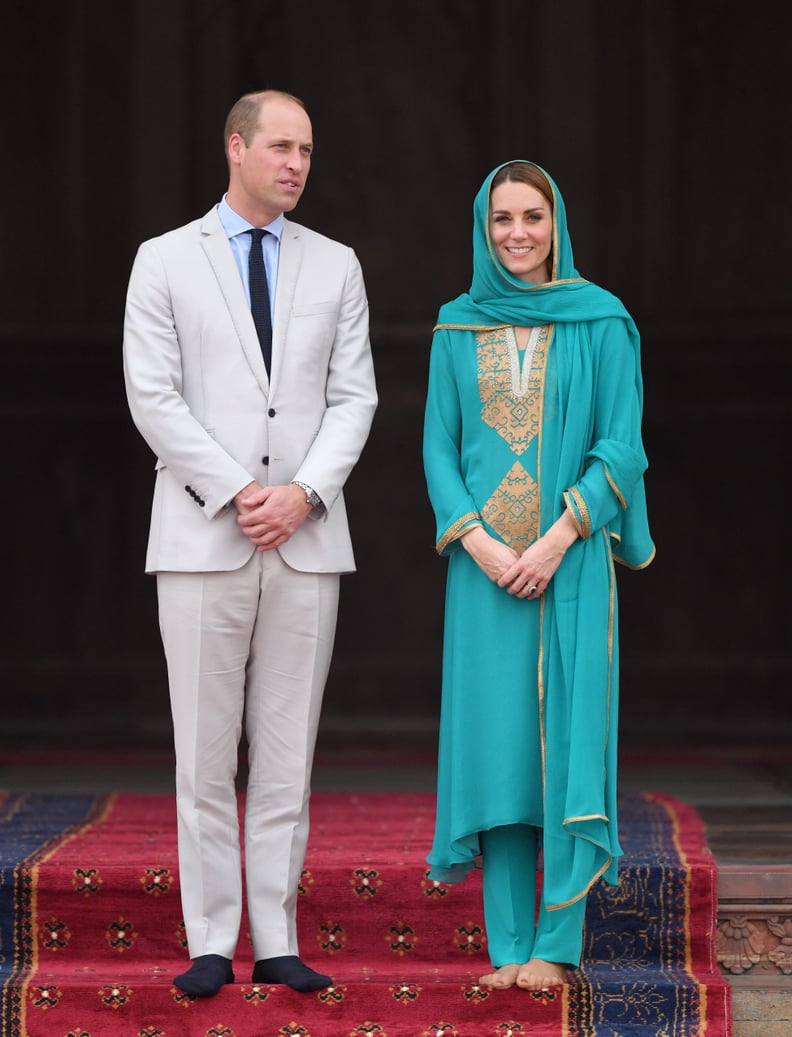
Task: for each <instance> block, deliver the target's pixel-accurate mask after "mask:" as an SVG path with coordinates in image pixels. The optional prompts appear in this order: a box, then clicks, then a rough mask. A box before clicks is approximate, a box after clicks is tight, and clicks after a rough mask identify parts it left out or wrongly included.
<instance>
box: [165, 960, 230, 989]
mask: <svg viewBox="0 0 792 1037" xmlns="http://www.w3.org/2000/svg"><path fill="white" fill-rule="evenodd" d="M173 982H174V984H175V985H176V986H177V987H178V988H179V990H183V991H184V993H185V994H189V995H190V997H214V996H215V994H216V993H217V992H218V991H219V990H220V988H221V987H222V986H223V985H224V984H225V983H233V982H234V973H233V971H232V969H231V962H230V961H229V960H228V958H224V957H223V956H222V955H220V954H201V955H199V956H198V957H197V958H194V959H193V963H192V965H191V966H190V968H189V969H188V970H187V971H186V972H183V973H182V974H181V975H180V976H176V978H175V979H174V981H173Z"/></svg>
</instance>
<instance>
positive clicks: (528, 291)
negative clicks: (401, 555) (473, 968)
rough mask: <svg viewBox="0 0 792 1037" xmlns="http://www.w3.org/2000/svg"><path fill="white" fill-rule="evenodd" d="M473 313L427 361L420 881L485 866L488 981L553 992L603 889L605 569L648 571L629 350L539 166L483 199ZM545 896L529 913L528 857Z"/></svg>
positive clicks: (449, 313)
mask: <svg viewBox="0 0 792 1037" xmlns="http://www.w3.org/2000/svg"><path fill="white" fill-rule="evenodd" d="M473 213H474V228H473V279H472V284H471V288H470V292H469V293H465V294H463V295H460V296H459V297H458V298H456V299H454V300H453V301H452V302H449V303H447V304H446V305H444V306H443V307H442V308H441V310H440V314H439V318H438V323H437V326H436V328H435V332H434V337H433V341H432V353H431V361H430V373H429V386H428V395H427V404H426V417H425V429H424V466H425V472H426V480H427V486H428V490H429V496H430V499H431V502H432V507H433V509H434V512H435V517H436V520H437V551H438V552H439V553H440V554H441V555H445V556H448V558H449V567H448V583H447V591H446V612H445V633H444V648H443V692H442V707H441V720H440V748H439V761H438V788H437V815H436V823H435V837H434V844H433V846H432V850H431V853H430V854H429V856H428V858H427V859H428V861H429V863H430V865H431V868H430V872H429V874H430V877H431V878H433V879H436V880H439V881H443V882H456V881H460V880H461V879H463V878H464V877H465V876H466V874H467V872H468V871H469V870H470V869H471V868H473V867H474V866H475V865H476V861H477V858H478V857H479V856H480V858H481V864H482V868H483V896H484V917H485V923H486V929H487V940H488V945H489V953H490V958H491V962H492V966H493V970H494V971H493V972H491V973H488V974H487V975H484V976H482V977H481V978H480V980H479V982H480V983H481V984H483V985H486V986H490V987H496V988H503V987H510V986H513V985H515V984H516V985H517V986H520V987H523V988H525V989H528V990H546V989H548V988H549V987H551V986H554V985H558V984H560V983H563V982H564V980H565V978H566V969H567V968H574V967H577V966H578V965H579V963H580V958H581V953H582V942H583V922H584V915H585V907H586V897H587V894H588V890H589V888H590V887H591V885H592V884H593V883H594V882H595V881H596V880H597V879H598V878H600V877H603V878H604V879H605V880H606V881H608V882H610V883H612V884H615V883H616V882H617V863H618V858H619V856H620V854H621V849H620V847H619V838H618V830H617V818H616V717H617V685H618V639H617V602H616V585H615V576H614V565H613V563H614V561H618V562H621V563H624V564H626V565H627V566H629V567H630V568H635V569H640V568H643V567H645V566H647V565H648V564H649V563H650V562H651V560H652V558H653V557H654V545H653V543H652V540H651V537H650V534H649V529H648V523H647V518H646V503H645V495H644V485H643V474H644V471H645V470H646V467H647V461H646V456H645V454H644V450H643V446H642V441H641V414H642V405H643V391H642V382H641V372H640V356H639V337H638V332H637V330H636V327H635V325H634V323H633V321H632V318H631V317H630V315H629V314H628V313H627V311H626V310H625V308H624V306H623V305H622V303H621V302H620V301H619V300H618V299H617V298H616V297H615V296H613V295H612V294H610V293H609V292H606V291H605V290H604V289H602V288H599V287H597V286H596V285H594V284H592V283H591V282H589V281H586V280H584V279H582V278H581V277H580V276H579V275H578V273H577V271H576V270H575V268H574V264H573V259H572V247H571V243H570V239H569V235H568V232H567V226H566V214H565V210H564V204H563V201H562V199H561V196H560V194H559V192H558V189H557V188H556V186H555V184H554V183H553V181H552V180H551V179H550V177H549V176H548V175H547V174H546V173H545V172H544V170H542V169H541V168H540V167H539V166H536V165H534V164H533V163H531V162H526V161H515V162H508V163H506V164H504V165H502V166H499V167H497V168H496V169H495V170H493V172H492V173H490V175H489V176H488V177H487V179H486V180H485V182H484V184H483V186H482V187H481V190H480V191H479V193H478V195H477V196H476V199H475V202H474V207H473ZM540 848H541V850H542V853H543V860H544V874H543V881H542V882H541V890H540V893H539V905H538V920H537V922H536V924H535V921H534V920H535V917H536V909H537V903H536V900H537V856H538V851H539V849H540Z"/></svg>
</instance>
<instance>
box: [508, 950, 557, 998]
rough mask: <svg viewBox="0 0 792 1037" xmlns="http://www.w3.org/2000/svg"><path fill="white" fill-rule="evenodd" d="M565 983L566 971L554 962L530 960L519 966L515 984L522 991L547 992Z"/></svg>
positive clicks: (538, 959)
mask: <svg viewBox="0 0 792 1037" xmlns="http://www.w3.org/2000/svg"><path fill="white" fill-rule="evenodd" d="M566 981H567V974H566V969H565V968H564V966H563V965H559V964H558V963H557V962H554V961H545V960H544V958H531V960H530V961H527V962H526V963H525V964H524V965H521V966H520V968H519V970H518V972H517V978H516V980H515V982H516V983H517V986H518V987H522V989H523V990H549V989H550V988H551V987H560V986H561V985H562V984H563V983H566Z"/></svg>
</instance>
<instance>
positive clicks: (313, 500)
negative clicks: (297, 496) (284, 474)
mask: <svg viewBox="0 0 792 1037" xmlns="http://www.w3.org/2000/svg"><path fill="white" fill-rule="evenodd" d="M292 486H299V487H300V489H301V490H303V492H304V493H305V499H306V500H307V501H308V503H309V504H310V505H311V507H312V508H323V507H324V503H323V502H322V498H321V497H320V496H319V494H318V493H317V492H316V490H315V489H314V488H313V487H312V486H309V485H308V484H307V483H304V482H300V480H299V479H292Z"/></svg>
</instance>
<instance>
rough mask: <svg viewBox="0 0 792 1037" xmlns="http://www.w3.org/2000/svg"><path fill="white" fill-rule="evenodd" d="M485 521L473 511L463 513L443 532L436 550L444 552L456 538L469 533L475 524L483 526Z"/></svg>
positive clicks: (440, 552)
mask: <svg viewBox="0 0 792 1037" xmlns="http://www.w3.org/2000/svg"><path fill="white" fill-rule="evenodd" d="M483 525H484V523H483V522H482V521H481V516H480V515H479V514H478V513H477V512H475V511H471V512H469V513H468V514H467V515H463V516H462V517H461V518H458V519H457V520H456V522H454V523H453V525H451V526H449V527H448V529H447V530H446V531H445V533H443V535H442V536H441V537H440V539H439V540H438V541H437V545H436V547H435V550H436V551H437V553H438V554H442V553H443V552H444V551H445V550H446V548H447V547H448V545H449V544H451V543H453V541H454V540H458V539H459V538H460V537H461V536H462V534H463V533H467V531H468V530H469V529H473V528H474V527H475V526H483Z"/></svg>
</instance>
